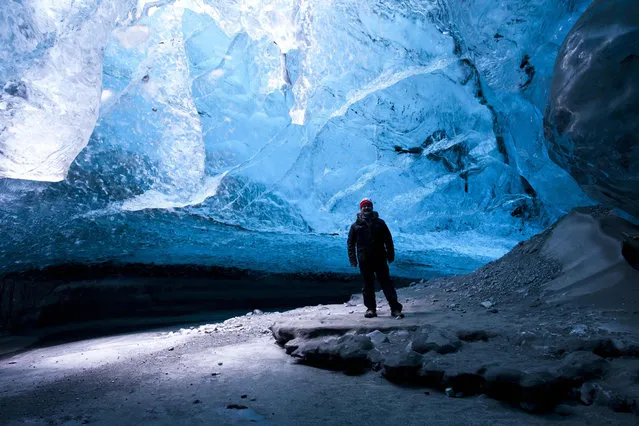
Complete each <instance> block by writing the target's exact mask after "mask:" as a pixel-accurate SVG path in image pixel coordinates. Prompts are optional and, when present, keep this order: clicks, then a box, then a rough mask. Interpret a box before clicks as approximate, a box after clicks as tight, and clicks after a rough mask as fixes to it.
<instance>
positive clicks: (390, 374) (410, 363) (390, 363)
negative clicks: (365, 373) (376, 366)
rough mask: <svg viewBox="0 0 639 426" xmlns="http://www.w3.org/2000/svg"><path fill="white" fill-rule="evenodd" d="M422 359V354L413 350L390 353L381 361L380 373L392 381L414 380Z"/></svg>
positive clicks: (404, 381) (405, 381)
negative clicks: (381, 370)
mask: <svg viewBox="0 0 639 426" xmlns="http://www.w3.org/2000/svg"><path fill="white" fill-rule="evenodd" d="M423 361H424V360H423V358H422V356H421V355H420V354H419V353H417V352H415V351H406V352H403V353H399V354H392V355H390V356H388V357H387V358H386V359H385V360H384V361H382V369H383V372H382V374H383V375H384V377H386V378H387V379H388V380H390V381H393V382H401V383H407V382H408V383H409V382H415V381H416V379H417V378H418V372H419V370H420V369H421V367H422V363H423Z"/></svg>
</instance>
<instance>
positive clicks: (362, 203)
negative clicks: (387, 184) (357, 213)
mask: <svg viewBox="0 0 639 426" xmlns="http://www.w3.org/2000/svg"><path fill="white" fill-rule="evenodd" d="M364 204H370V205H371V207H373V202H372V201H371V199H370V198H364V199H363V200H362V201H360V202H359V209H360V210H361V209H362V206H363V205H364Z"/></svg>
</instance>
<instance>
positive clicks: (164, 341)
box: [0, 288, 636, 425]
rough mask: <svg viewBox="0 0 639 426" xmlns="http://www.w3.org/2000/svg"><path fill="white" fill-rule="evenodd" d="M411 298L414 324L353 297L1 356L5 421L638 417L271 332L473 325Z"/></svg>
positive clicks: (573, 420)
mask: <svg viewBox="0 0 639 426" xmlns="http://www.w3.org/2000/svg"><path fill="white" fill-rule="evenodd" d="M418 290H420V288H412V289H405V290H401V291H400V295H401V296H402V297H404V298H405V299H406V298H407V294H408V293H407V292H410V291H413V292H414V291H418ZM408 299H410V298H408ZM406 305H407V307H406V312H407V318H406V321H405V323H402V321H397V320H394V319H391V318H388V317H383V316H382V317H380V318H376V319H374V320H375V321H376V322H375V323H373V325H371V324H368V323H366V322H365V321H363V320H364V319H363V318H361V316H362V315H361V314H362V313H363V306H362V305H361V303H357V301H356V300H354V301H352V302H349V303H347V304H340V305H325V306H322V305H319V306H314V307H306V308H300V309H296V310H292V311H288V312H283V313H279V312H274V313H265V314H260V315H244V316H239V317H234V318H231V319H229V320H227V321H224V322H221V323H209V324H202V325H199V326H190V327H186V328H175V327H173V328H167V329H163V330H154V331H147V332H138V333H128V334H121V335H114V336H108V337H99V338H90V339H84V340H79V341H73V342H66V343H59V344H53V345H50V346H47V347H40V348H32V349H29V350H26V351H23V352H21V353H18V354H14V355H12V356H7V357H5V358H4V359H0V366H1V367H0V382H1V383H2V386H1V387H0V413H2V414H1V421H0V423H2V424H7V425H13V424H24V423H28V424H53V425H72V424H104V425H106V424H109V425H112V424H216V425H227V424H228V425H235V424H272V425H302V424H303V425H315V424H318V425H319V424H339V425H349V424H352V425H360V424H478V425H479V424H486V425H488V424H527V425H534V424H548V423H560V424H624V423H628V424H636V416H634V415H632V414H619V413H613V412H612V411H610V410H609V409H607V408H604V407H597V406H590V407H585V406H582V407H578V409H576V410H572V411H571V412H570V413H569V415H560V414H558V413H551V414H545V415H536V414H529V413H526V412H525V411H522V410H520V409H518V408H515V407H512V406H510V405H508V404H505V403H503V402H500V401H498V400H495V399H492V398H489V397H487V396H485V395H478V396H471V397H463V398H450V397H448V396H446V395H445V393H443V392H441V391H438V390H434V389H429V388H425V387H421V386H400V385H396V384H393V383H391V382H390V381H388V380H387V379H386V378H384V377H382V375H381V373H380V372H375V371H372V370H369V371H368V372H366V373H365V374H362V375H356V376H352V375H346V374H344V373H343V372H340V371H330V370H326V369H319V368H315V367H311V366H306V365H302V364H299V363H297V362H296V360H295V359H294V358H292V357H290V356H288V355H287V354H286V353H285V351H284V350H283V349H282V347H280V346H278V345H277V344H276V342H275V339H274V337H273V333H272V331H271V329H270V328H271V327H272V326H273V325H274V324H290V323H291V322H296V323H298V324H300V325H304V324H307V325H308V324H309V323H311V322H313V321H316V322H317V323H324V324H325V323H327V322H328V323H329V324H330V323H331V322H332V323H334V324H337V325H340V324H342V325H343V324H347V325H348V324H350V326H352V327H358V326H361V325H362V324H364V325H366V324H368V325H367V326H368V327H371V326H372V327H373V328H375V327H383V326H388V327H391V328H394V327H398V326H399V327H400V328H401V327H402V326H403V325H405V326H406V327H407V328H410V327H411V324H412V323H423V322H424V321H430V322H446V323H447V322H449V321H453V322H456V323H458V324H461V323H464V322H467V321H471V322H472V321H474V320H473V319H472V318H473V315H471V313H462V312H461V311H457V312H456V311H454V310H451V309H449V308H447V307H442V308H441V309H440V308H437V309H429V312H424V310H423V309H421V310H422V312H421V313H420V314H418V313H417V312H415V311H416V310H417V309H418V308H419V307H418V306H416V305H415V306H412V305H411V303H410V300H409V301H408V303H407V304H406ZM482 309H483V308H482ZM411 311H413V313H411ZM383 312H384V310H383V306H381V307H380V313H383ZM480 313H481V315H489V314H486V313H485V312H480V311H478V313H477V315H479V314H480ZM331 315H332V318H331ZM464 315H465V317H464ZM498 316H499V315H493V316H492V318H497V317H498ZM489 317H490V316H489ZM504 318H509V317H508V316H507V315H506V316H504ZM401 324H403V325H401ZM413 325H414V324H413Z"/></svg>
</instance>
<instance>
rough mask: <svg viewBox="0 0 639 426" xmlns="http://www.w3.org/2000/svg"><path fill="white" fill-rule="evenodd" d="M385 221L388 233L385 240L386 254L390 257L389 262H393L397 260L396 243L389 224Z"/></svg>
mask: <svg viewBox="0 0 639 426" xmlns="http://www.w3.org/2000/svg"><path fill="white" fill-rule="evenodd" d="M383 223H384V229H385V233H386V239H385V240H384V245H385V246H386V256H387V258H388V263H393V261H394V260H395V245H394V244H393V236H392V235H391V232H390V229H388V226H386V222H383Z"/></svg>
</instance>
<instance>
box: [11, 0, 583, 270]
mask: <svg viewBox="0 0 639 426" xmlns="http://www.w3.org/2000/svg"><path fill="white" fill-rule="evenodd" d="M116 3H117V7H116V6H115V4H116ZM587 3H588V2H587V1H586V0H583V1H578V0H544V1H540V2H535V3H534V4H533V3H531V2H527V1H523V0H521V1H519V0H517V1H512V2H498V1H493V0H473V1H463V2H461V1H458V0H410V1H402V2H397V1H377V0H375V1H373V0H370V1H355V0H341V1H320V0H316V1H301V0H299V1H298V0H269V1H265V0H261V1H257V0H245V1H235V0H216V1H212V0H175V1H155V2H149V1H144V0H139V1H138V2H137V3H136V4H135V5H133V4H129V3H122V2H114V3H111V2H109V1H108V0H102V1H97V0H95V1H93V2H89V1H88V0H85V1H84V2H83V3H82V4H83V5H87V6H86V7H89V8H90V10H92V11H93V13H92V14H87V15H82V13H84V12H83V10H85V9H82V8H79V7H78V6H77V5H75V6H73V7H72V5H71V3H69V5H68V10H67V12H68V15H64V16H62V17H61V18H60V19H59V21H56V22H57V25H61V26H62V28H63V29H64V28H67V27H71V25H72V24H71V23H70V22H67V21H66V19H67V17H69V19H71V18H73V19H76V21H75V23H76V24H77V25H78V26H77V28H79V29H80V30H79V31H77V33H74V36H75V37H80V35H81V34H84V33H83V31H84V30H83V29H84V28H88V26H89V25H91V24H92V23H93V22H94V21H93V20H95V19H98V20H99V22H100V25H101V26H100V28H99V30H96V35H95V36H93V35H92V36H91V37H93V39H92V41H91V43H88V42H86V45H85V46H84V47H85V50H87V49H88V51H87V52H86V55H81V56H79V55H75V54H74V53H73V50H72V49H71V48H70V47H68V46H67V47H65V45H64V40H66V39H65V38H64V37H60V38H55V37H54V38H53V39H51V40H50V41H49V43H50V46H49V47H48V50H47V49H44V48H41V49H40V50H38V49H35V48H32V49H31V50H28V51H27V50H25V49H24V48H23V47H21V45H20V43H18V42H14V43H7V47H4V50H0V52H2V55H3V56H2V58H6V57H8V56H6V55H9V54H10V53H6V52H14V51H15V52H16V53H15V54H16V55H18V56H19V57H20V60H19V61H17V62H16V65H15V66H14V67H13V68H15V69H12V68H11V67H9V66H5V65H4V64H5V63H7V64H8V63H9V61H7V60H4V59H3V61H2V64H3V65H2V66H0V72H1V73H4V74H1V76H2V81H6V83H5V84H8V85H7V86H6V88H5V93H3V95H2V96H3V99H5V98H9V97H10V98H11V99H13V98H18V99H22V98H20V96H19V95H20V94H21V93H22V92H23V91H24V89H23V88H26V93H27V94H28V95H29V96H31V95H30V92H29V90H30V83H29V81H28V80H27V79H26V77H25V76H26V75H27V74H28V72H29V70H40V69H41V64H42V60H41V59H38V57H35V56H37V55H35V54H34V52H36V53H38V54H40V55H41V57H42V58H48V57H49V56H47V55H48V54H49V52H50V51H51V49H55V48H58V49H66V50H65V55H62V56H61V57H60V58H59V60H60V61H66V62H67V63H68V64H69V68H70V70H67V69H66V68H65V67H62V66H52V67H51V70H53V71H55V72H58V73H59V72H60V70H63V71H64V72H65V73H67V72H71V70H73V69H82V70H83V72H84V73H85V79H83V80H82V82H83V84H85V85H84V86H82V87H79V88H76V89H74V90H72V91H71V93H74V94H76V95H78V96H80V95H81V96H82V99H79V98H78V100H77V101H75V100H74V101H73V102H71V101H70V100H68V99H59V102H60V105H63V106H65V107H68V108H77V110H78V111H81V112H82V113H83V114H86V117H85V118H86V120H80V119H79V118H77V117H76V118H75V119H73V120H69V121H63V120H60V117H59V115H58V114H57V113H56V112H54V109H52V108H48V109H47V110H46V111H47V113H48V114H52V117H53V118H55V120H54V119H49V120H45V119H43V118H42V117H40V118H39V120H40V121H41V122H42V125H41V126H34V131H43V132H44V131H47V132H48V130H47V129H48V128H47V127H46V126H45V124H47V125H48V124H52V125H59V126H61V127H60V132H55V133H52V132H49V133H47V134H49V135H54V136H51V137H52V138H54V137H55V138H57V136H60V138H59V139H56V140H57V142H55V141H53V140H50V141H48V142H47V144H46V146H47V149H50V150H51V152H55V153H56V154H55V155H54V156H53V157H55V158H64V160H65V162H64V163H60V165H59V167H58V169H57V171H56V174H55V176H56V178H55V179H54V178H51V179H48V180H60V179H62V178H63V177H64V176H65V175H66V179H65V180H63V181H61V182H53V183H45V182H29V181H26V180H17V179H13V180H11V179H4V180H0V184H1V185H0V200H2V201H4V202H3V203H0V221H1V222H2V223H3V225H6V226H7V229H9V231H7V232H6V236H7V238H5V239H4V241H3V242H0V259H1V260H2V261H3V264H4V265H6V266H5V267H4V268H5V270H10V269H15V268H17V267H19V266H15V265H22V264H24V263H29V264H34V265H37V264H46V263H52V262H63V261H72V260H77V261H91V260H104V259H118V260H144V261H149V262H150V261H156V262H202V263H207V262H217V263H221V264H229V265H234V266H238V265H239V266H246V265H247V264H248V266H250V265H251V264H250V262H253V266H254V267H260V268H263V269H273V270H282V269H285V270H286V269H289V270H296V269H303V270H309V269H314V268H319V269H330V270H347V269H348V265H347V259H346V257H345V256H343V253H342V250H343V247H342V243H343V239H344V233H345V232H346V230H347V229H348V226H349V224H350V223H351V222H352V220H353V219H354V214H355V212H356V208H357V204H358V201H359V200H360V199H361V198H362V197H364V196H370V197H372V198H373V200H374V201H375V204H376V208H377V209H378V210H379V211H380V214H381V215H382V217H383V218H384V219H385V220H386V221H387V223H388V224H389V226H390V227H391V230H392V231H393V233H394V235H395V236H396V238H397V240H398V242H399V244H398V247H397V249H398V262H397V265H396V266H395V267H396V268H397V270H398V271H403V273H406V274H409V273H410V271H411V270H413V271H415V270H423V269H428V268H433V266H432V265H438V264H439V265H440V266H439V267H441V268H442V270H446V271H459V270H460V269H459V268H462V270H463V266H462V265H464V264H465V265H467V266H468V267H471V266H472V265H477V264H478V263H481V262H485V261H486V260H490V259H493V258H495V257H497V256H499V255H500V254H502V253H504V252H505V251H506V250H508V249H509V248H510V247H511V246H512V245H514V244H515V243H516V242H517V241H519V240H521V239H523V238H526V237H527V236H529V235H531V234H532V233H535V232H537V231H539V230H540V229H541V228H542V227H543V226H545V225H546V224H548V223H549V222H550V221H552V220H554V219H556V218H557V217H558V216H560V215H561V214H563V213H565V212H567V211H568V210H569V209H570V208H572V207H574V206H575V205H579V204H586V203H589V202H590V201H589V199H588V198H587V197H586V196H585V195H584V194H583V192H582V191H581V190H580V189H579V186H578V185H577V184H576V183H575V182H574V181H573V180H572V178H571V177H570V176H569V175H568V174H567V173H566V172H565V171H563V170H562V169H561V168H560V167H558V166H556V165H555V164H554V163H553V162H552V161H550V159H549V158H548V153H547V151H546V147H545V144H544V136H543V129H542V118H543V114H542V111H543V109H544V107H545V104H546V99H547V96H548V91H549V88H550V79H551V76H552V64H553V63H554V59H555V57H556V55H557V52H558V50H559V45H560V44H561V42H562V40H563V38H564V37H565V35H566V34H567V32H568V30H569V29H570V27H571V26H572V24H573V23H574V22H575V20H576V19H577V18H578V16H579V15H580V14H581V13H582V12H583V10H585V8H586V6H587ZM9 4H10V5H12V6H11V7H12V8H14V9H16V8H17V9H20V10H21V11H22V13H23V15H24V16H25V17H26V18H25V19H33V17H32V16H31V15H30V14H29V13H30V12H29V11H31V10H32V9H34V8H35V9H37V8H40V9H39V10H44V9H43V5H45V4H48V3H46V2H44V0H41V1H40V2H38V1H36V0H33V1H32V2H31V3H27V2H22V3H18V2H15V1H13V0H12V1H11V2H10V3H9ZM27 4H28V5H30V6H29V7H27V6H24V5H27ZM133 6H136V7H135V8H134V7H133ZM91 8H92V9H91ZM17 9H16V10H17ZM12 10H13V9H12ZM87 10H88V9H87ZM8 11H9V7H6V6H0V17H2V19H4V20H7V19H8V18H7V17H8V16H9V15H8ZM107 11H108V12H109V13H110V15H108V16H107V15H106V13H107ZM28 12H29V13H28ZM100 13H101V14H100ZM74 17H75V18H74ZM6 22H8V21H6ZM65 25H66V26H65ZM84 25H87V26H86V27H85V26H84ZM3 28H5V30H6V28H10V29H11V31H12V33H11V34H9V33H6V32H5V33H0V34H1V35H0V37H1V39H2V40H11V37H13V35H12V34H14V33H16V32H19V31H20V30H19V29H18V28H19V25H18V26H16V25H13V24H12V25H9V26H7V25H5V26H4V27H3ZM73 28H76V27H73ZM63 29H59V30H57V31H59V32H60V33H61V34H63V33H64V30H63ZM103 33H104V34H103ZM56 34H57V33H56ZM101 34H102V35H101ZM109 34H110V37H109V38H108V43H106V35H109ZM54 35H55V34H54ZM84 36H85V37H86V34H85V35H84ZM103 36H104V38H101V37H103ZM14 40H18V39H17V38H15V39H14ZM7 49H13V50H7ZM17 49H22V50H20V51H18V50H17ZM89 53H90V54H89ZM11 54H13V53H11ZM102 58H103V61H102ZM84 61H89V62H90V65H91V66H88V65H86V64H84ZM92 67H93V68H92ZM5 75H7V76H9V75H10V76H18V77H20V78H14V77H11V78H9V77H5ZM65 78H67V77H65ZM73 78H74V77H73V76H71V77H68V79H71V80H73ZM45 80H46V81H49V82H55V84H58V86H56V85H55V84H51V86H50V87H59V85H60V84H63V83H61V81H62V80H56V79H55V78H53V77H47V78H46V79H45ZM22 81H23V82H24V83H25V84H24V85H22V84H21V83H20V82H22ZM73 82H74V84H75V83H77V84H79V82H76V81H75V80H73ZM73 87H75V86H73ZM88 92H90V96H89V95H87V94H86V93H88ZM30 99H31V98H30ZM80 101H81V102H80ZM29 102H30V101H29ZM92 102H94V104H92ZM98 103H99V105H100V108H99V118H98V119H97V123H95V127H94V126H93V123H94V122H95V120H96V114H97V105H98ZM1 105H3V104H1V103H0V106H1ZM25 105H26V104H25ZM91 105H96V108H94V109H93V110H92V109H91ZM89 112H91V114H89ZM4 113H5V110H3V111H0V114H4ZM12 114H14V113H12ZM1 117H2V124H4V126H5V127H6V130H3V133H0V143H2V144H4V145H2V146H8V145H7V143H11V144H13V145H11V146H14V147H16V146H18V145H17V140H15V139H5V138H4V136H2V135H6V134H13V133H11V132H12V131H13V130H12V129H17V128H20V126H22V125H23V124H24V122H23V121H21V120H17V121H16V119H14V118H11V119H7V118H5V116H4V115H2V116H1ZM11 117H17V115H15V114H14V115H11ZM89 118H90V119H89ZM65 135H66V136H65ZM54 142H55V143H54ZM87 142H88V145H87V146H86V148H84V149H82V148H83V147H84V145H85V144H87ZM80 151H81V152H80ZM10 152H12V151H10V150H8V149H5V148H3V153H10ZM78 152H80V153H79V155H78ZM3 155H4V154H3ZM20 155H23V156H25V158H26V159H27V160H28V162H29V163H30V164H31V165H32V166H33V167H32V169H30V170H33V173H34V174H31V175H22V176H17V175H9V174H4V175H3V176H5V177H14V178H16V177H19V178H22V179H30V180H47V179H43V178H39V177H38V176H37V173H36V172H35V171H36V170H43V169H44V168H46V167H47V164H48V163H46V162H43V161H42V157H39V156H38V155H39V154H37V153H34V152H33V151H30V150H20ZM76 155H77V157H76ZM53 157H51V158H53ZM0 158H2V157H0ZM74 158H75V161H73V160H74ZM27 160H25V161H27ZM36 166H37V167H36ZM34 167H35V168H34ZM0 170H2V169H1V168H0ZM52 176H53V175H52ZM45 218H46V219H45ZM19 229H28V232H25V233H23V232H20V231H18V230H19ZM92 235H94V237H92ZM329 252H330V253H329ZM402 254H403V255H404V256H405V257H404V259H403V260H402ZM469 258H470V259H473V260H472V261H469V260H468V259H469ZM446 259H448V260H446ZM460 259H465V260H460ZM16 262H23V263H16ZM402 262H404V263H402ZM473 262H474V263H473ZM444 264H446V266H445V267H443V266H441V265H444ZM435 267H437V266H435ZM420 268H421V269H420ZM456 268H457V269H456Z"/></svg>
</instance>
